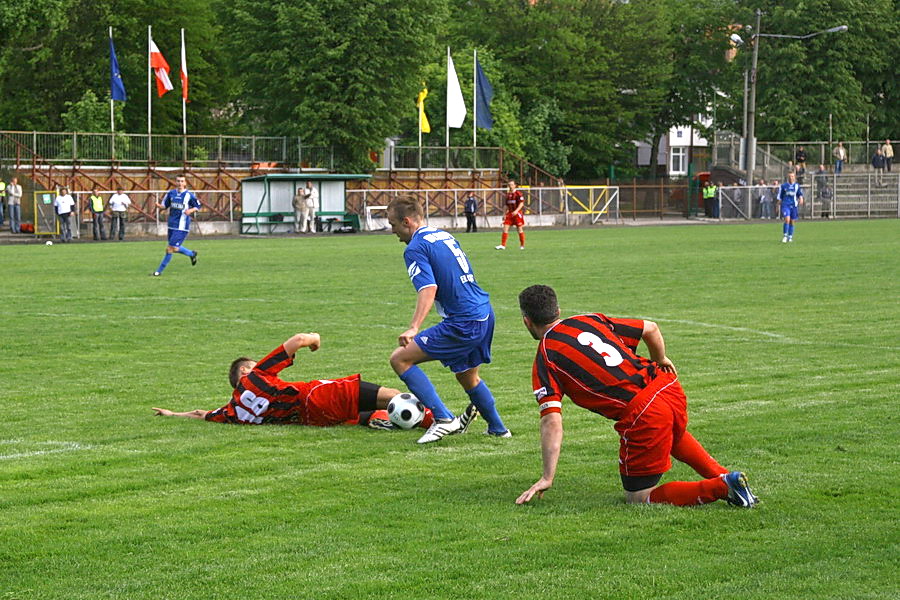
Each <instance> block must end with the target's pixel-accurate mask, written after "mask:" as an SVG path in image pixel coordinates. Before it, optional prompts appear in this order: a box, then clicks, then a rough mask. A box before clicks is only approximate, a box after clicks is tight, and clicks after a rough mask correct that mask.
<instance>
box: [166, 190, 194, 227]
mask: <svg viewBox="0 0 900 600" xmlns="http://www.w3.org/2000/svg"><path fill="white" fill-rule="evenodd" d="M162 203H163V206H165V207H166V208H168V209H169V229H177V230H178V231H190V230H191V218H190V217H189V216H188V215H186V214H184V211H185V210H187V209H188V208H200V201H199V200H197V197H196V196H195V195H194V194H192V193H191V192H190V191H189V190H184V191H183V192H180V193H179V192H178V190H169V193H167V194H166V197H165V198H163V202H162Z"/></svg>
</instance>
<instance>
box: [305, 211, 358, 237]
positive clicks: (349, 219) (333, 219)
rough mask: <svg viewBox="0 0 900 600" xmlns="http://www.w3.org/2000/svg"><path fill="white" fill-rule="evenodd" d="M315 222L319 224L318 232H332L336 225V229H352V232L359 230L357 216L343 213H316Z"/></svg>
mask: <svg viewBox="0 0 900 600" xmlns="http://www.w3.org/2000/svg"><path fill="white" fill-rule="evenodd" d="M316 221H318V223H319V227H318V229H319V231H332V228H333V227H334V226H335V225H338V227H352V228H353V231H354V232H356V231H359V230H360V226H359V215H355V214H352V213H347V212H344V211H329V210H320V211H317V212H316ZM326 227H327V229H326Z"/></svg>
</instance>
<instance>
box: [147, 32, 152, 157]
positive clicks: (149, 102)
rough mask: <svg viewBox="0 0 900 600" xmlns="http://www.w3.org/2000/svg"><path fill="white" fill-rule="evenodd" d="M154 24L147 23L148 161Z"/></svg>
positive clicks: (148, 155) (149, 155) (150, 148)
mask: <svg viewBox="0 0 900 600" xmlns="http://www.w3.org/2000/svg"><path fill="white" fill-rule="evenodd" d="M152 29H153V26H152V25H147V162H149V161H150V159H151V158H152V157H153V152H152V148H153V146H152V142H153V138H152V135H153V113H152V110H151V102H152V101H151V97H152V94H151V93H150V91H151V84H152V83H153V81H152V79H151V78H152V72H153V68H152V67H151V65H150V44H151V43H152V42H153V35H152Z"/></svg>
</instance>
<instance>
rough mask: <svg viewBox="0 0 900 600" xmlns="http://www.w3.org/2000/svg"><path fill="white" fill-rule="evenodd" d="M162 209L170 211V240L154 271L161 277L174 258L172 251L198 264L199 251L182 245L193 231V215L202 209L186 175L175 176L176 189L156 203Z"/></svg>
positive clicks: (192, 263)
mask: <svg viewBox="0 0 900 600" xmlns="http://www.w3.org/2000/svg"><path fill="white" fill-rule="evenodd" d="M156 206H157V207H158V208H159V209H160V210H167V209H168V211H169V242H168V245H167V246H166V255H165V256H164V257H163V259H162V262H161V263H159V266H158V267H157V268H156V270H155V271H153V276H154V277H159V276H160V275H162V272H163V271H164V270H165V268H166V265H168V264H169V261H170V260H172V253H173V252H178V253H180V254H184V255H185V256H187V257H188V258H190V259H191V265H192V266H193V265H196V264H197V253H196V252H195V251H193V250H189V249H187V248H185V247H184V246H182V244H183V243H184V240H186V239H187V236H188V234H189V233H190V232H191V216H192V215H193V214H194V213H196V212H197V211H198V210H200V201H199V200H197V197H196V196H195V195H194V194H193V193H191V192H190V191H188V189H187V180H186V179H185V178H184V175H179V176H178V177H176V178H175V189H174V190H169V192H168V193H167V194H166V197H165V198H163V201H162V204H160V203H159V202H157V203H156Z"/></svg>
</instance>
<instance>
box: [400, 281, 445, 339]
mask: <svg viewBox="0 0 900 600" xmlns="http://www.w3.org/2000/svg"><path fill="white" fill-rule="evenodd" d="M436 294H437V286H436V285H431V286H428V287H424V288H422V289H421V290H419V293H418V294H417V295H416V310H415V312H413V316H412V319H411V320H410V322H409V328H407V330H406V331H404V332H403V333H401V334H400V336H399V337H398V338H397V342H398V343H399V344H400V345H401V346H403V347H404V348H405V347H406V346H407V345H408V344H409V343H410V342H411V341H412V339H413V338H414V337H415V336H416V334H417V333H419V328H420V327H421V326H422V322H423V321H424V320H425V318H426V317H427V316H428V313H430V312H431V307H432V306H434V297H435V295H436Z"/></svg>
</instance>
